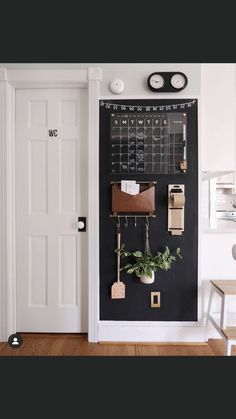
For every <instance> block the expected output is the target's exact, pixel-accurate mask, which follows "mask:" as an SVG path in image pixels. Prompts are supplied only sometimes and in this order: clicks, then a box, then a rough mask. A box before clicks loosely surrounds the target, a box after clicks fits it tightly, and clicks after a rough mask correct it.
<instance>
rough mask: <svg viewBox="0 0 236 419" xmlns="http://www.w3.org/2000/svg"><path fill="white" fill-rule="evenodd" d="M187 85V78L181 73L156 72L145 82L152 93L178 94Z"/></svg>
mask: <svg viewBox="0 0 236 419" xmlns="http://www.w3.org/2000/svg"><path fill="white" fill-rule="evenodd" d="M187 84H188V79H187V76H186V75H185V74H184V73H182V72H160V73H159V72H156V73H152V74H150V76H149V77H148V80H147V85H148V88H149V89H150V90H151V91H152V92H164V93H165V92H179V91H181V90H183V89H184V88H185V87H186V86H187Z"/></svg>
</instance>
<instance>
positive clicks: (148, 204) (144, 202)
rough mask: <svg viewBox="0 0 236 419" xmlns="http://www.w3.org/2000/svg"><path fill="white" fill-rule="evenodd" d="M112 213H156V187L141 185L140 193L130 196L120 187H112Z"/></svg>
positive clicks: (116, 185)
mask: <svg viewBox="0 0 236 419" xmlns="http://www.w3.org/2000/svg"><path fill="white" fill-rule="evenodd" d="M112 212H113V214H117V213H148V214H153V213H154V212H155V186H154V185H153V186H150V184H149V183H147V184H146V185H140V193H139V194H137V195H130V194H128V193H126V192H122V191H121V190H120V185H118V184H116V183H115V184H113V185H112Z"/></svg>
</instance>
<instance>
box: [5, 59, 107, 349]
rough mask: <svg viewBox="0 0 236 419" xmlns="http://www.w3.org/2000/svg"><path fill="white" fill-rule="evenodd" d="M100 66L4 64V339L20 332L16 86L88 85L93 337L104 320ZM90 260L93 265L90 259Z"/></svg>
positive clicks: (90, 316)
mask: <svg viewBox="0 0 236 419" xmlns="http://www.w3.org/2000/svg"><path fill="white" fill-rule="evenodd" d="M101 78H102V72H101V69H100V68H95V67H89V68H86V69H82V70H7V69H5V68H0V342H1V341H2V342H5V341H7V340H8V337H9V336H10V335H11V334H12V333H15V332H16V269H15V264H16V261H15V247H16V243H15V90H16V89H19V88H70V87H71V88H72V87H73V88H75V87H77V88H87V89H88V156H89V160H88V223H87V225H88V265H89V266H88V340H89V342H97V341H98V322H99V183H98V182H99V158H98V156H99V95H100V82H101ZM90 262H91V263H90Z"/></svg>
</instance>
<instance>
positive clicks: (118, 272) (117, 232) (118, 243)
mask: <svg viewBox="0 0 236 419" xmlns="http://www.w3.org/2000/svg"><path fill="white" fill-rule="evenodd" d="M116 239H117V244H116V246H117V249H118V252H117V255H116V261H117V282H120V253H119V251H120V242H121V230H120V219H119V221H118V224H117V227H116Z"/></svg>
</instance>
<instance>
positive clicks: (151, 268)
mask: <svg viewBox="0 0 236 419" xmlns="http://www.w3.org/2000/svg"><path fill="white" fill-rule="evenodd" d="M115 252H117V253H119V254H120V256H121V257H132V258H133V262H130V263H127V264H126V265H125V266H123V268H121V271H126V272H127V274H130V275H131V274H133V273H134V274H135V275H136V276H137V277H140V276H142V275H148V276H149V277H150V278H151V277H152V272H156V270H157V269H158V268H159V269H164V270H165V271H168V270H169V269H171V266H172V262H173V261H175V260H176V256H178V257H179V258H180V259H182V256H181V254H180V248H179V247H178V248H177V249H176V252H175V255H174V254H171V252H170V249H169V248H168V246H166V249H165V251H164V252H157V254H156V255H153V254H152V253H151V252H149V253H143V252H141V251H140V250H136V251H134V252H129V251H128V250H126V249H125V245H124V244H122V246H121V248H120V249H116V250H115Z"/></svg>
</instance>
